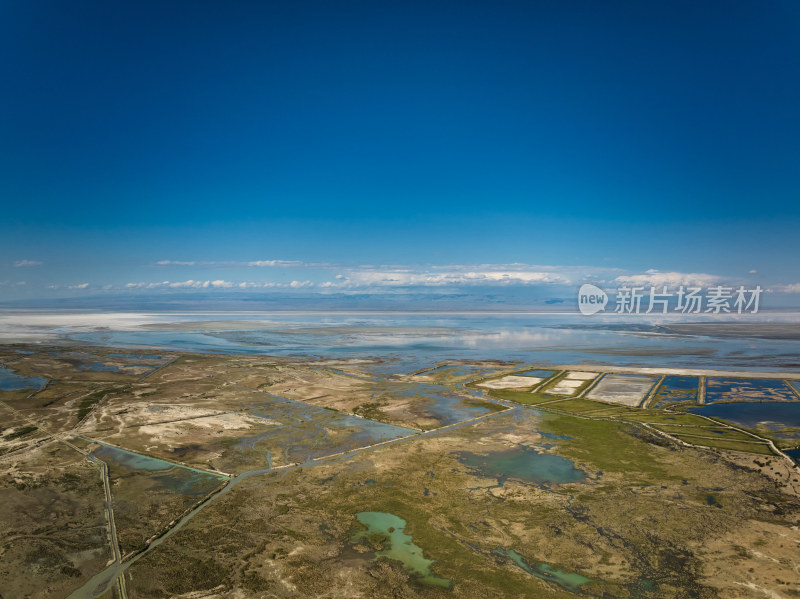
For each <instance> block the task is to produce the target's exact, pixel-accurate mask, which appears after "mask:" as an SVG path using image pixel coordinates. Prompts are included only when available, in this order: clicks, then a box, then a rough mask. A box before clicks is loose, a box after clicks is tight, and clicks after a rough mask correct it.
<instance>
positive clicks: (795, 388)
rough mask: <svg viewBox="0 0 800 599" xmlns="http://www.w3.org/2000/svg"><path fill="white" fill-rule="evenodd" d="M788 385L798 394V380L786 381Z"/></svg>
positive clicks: (799, 389)
mask: <svg viewBox="0 0 800 599" xmlns="http://www.w3.org/2000/svg"><path fill="white" fill-rule="evenodd" d="M787 382H788V383H789V386H790V387H791V388H792V389H794V390H795V391H796V392H797V393H798V394H800V381H787Z"/></svg>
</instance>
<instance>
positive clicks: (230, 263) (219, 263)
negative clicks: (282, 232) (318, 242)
mask: <svg viewBox="0 0 800 599" xmlns="http://www.w3.org/2000/svg"><path fill="white" fill-rule="evenodd" d="M155 264H156V266H208V267H211V268H248V267H262V268H263V267H288V266H294V267H298V268H300V267H316V266H325V265H324V264H314V263H306V262H301V261H300V260H247V261H236V260H159V261H158V262H156V263H155Z"/></svg>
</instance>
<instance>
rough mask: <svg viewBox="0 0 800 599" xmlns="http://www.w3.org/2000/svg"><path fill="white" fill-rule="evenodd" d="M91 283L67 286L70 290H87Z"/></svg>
mask: <svg viewBox="0 0 800 599" xmlns="http://www.w3.org/2000/svg"><path fill="white" fill-rule="evenodd" d="M88 286H89V283H78V284H77V285H67V288H68V289H86V288H87V287H88Z"/></svg>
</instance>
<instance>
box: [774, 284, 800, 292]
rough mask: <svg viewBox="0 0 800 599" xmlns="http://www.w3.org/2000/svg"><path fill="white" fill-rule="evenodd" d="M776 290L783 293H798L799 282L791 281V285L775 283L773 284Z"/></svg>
mask: <svg viewBox="0 0 800 599" xmlns="http://www.w3.org/2000/svg"><path fill="white" fill-rule="evenodd" d="M775 288H776V290H777V291H783V292H784V293H800V283H792V284H791V285H783V286H780V285H776V286H775Z"/></svg>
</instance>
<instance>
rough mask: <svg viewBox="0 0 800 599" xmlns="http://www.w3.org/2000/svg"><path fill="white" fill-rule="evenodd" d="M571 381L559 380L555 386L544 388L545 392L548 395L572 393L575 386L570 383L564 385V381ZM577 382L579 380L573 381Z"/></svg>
mask: <svg viewBox="0 0 800 599" xmlns="http://www.w3.org/2000/svg"><path fill="white" fill-rule="evenodd" d="M570 382H573V381H561V382H560V383H558V384H557V385H556V386H555V387H550V388H549V389H545V391H544V392H545V393H547V394H549V395H572V394H574V393H575V387H574V386H572V385H566V384H565V383H570ZM575 382H579V381H575Z"/></svg>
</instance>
